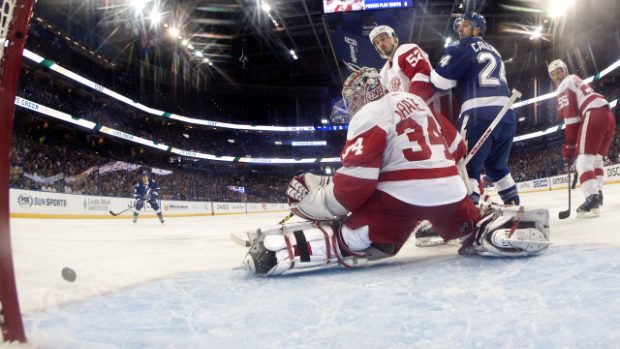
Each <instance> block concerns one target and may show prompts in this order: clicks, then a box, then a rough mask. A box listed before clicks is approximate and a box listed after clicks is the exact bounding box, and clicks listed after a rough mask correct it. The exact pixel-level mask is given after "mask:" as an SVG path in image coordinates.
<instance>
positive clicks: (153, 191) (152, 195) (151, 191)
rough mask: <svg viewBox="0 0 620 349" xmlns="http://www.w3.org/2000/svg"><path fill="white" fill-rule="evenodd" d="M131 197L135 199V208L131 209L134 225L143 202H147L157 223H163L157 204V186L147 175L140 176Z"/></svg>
mask: <svg viewBox="0 0 620 349" xmlns="http://www.w3.org/2000/svg"><path fill="white" fill-rule="evenodd" d="M133 197H134V199H136V206H135V207H134V209H133V222H134V223H136V222H137V221H138V215H139V214H140V210H141V209H142V208H143V207H144V202H148V203H149V204H150V205H151V207H152V208H153V210H154V211H155V213H156V214H157V218H159V221H160V222H162V223H163V222H164V216H163V215H162V213H161V208H160V207H159V202H158V199H159V185H158V184H157V182H155V180H154V179H152V178H149V175H148V174H147V173H143V174H142V175H140V180H139V181H138V184H136V186H135V187H134V189H133Z"/></svg>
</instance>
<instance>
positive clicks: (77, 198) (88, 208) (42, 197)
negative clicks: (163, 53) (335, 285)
mask: <svg viewBox="0 0 620 349" xmlns="http://www.w3.org/2000/svg"><path fill="white" fill-rule="evenodd" d="M605 183H606V184H613V183H620V164H616V165H612V166H606V167H605ZM567 184H568V177H567V176H566V175H561V176H553V177H548V178H539V179H535V180H531V181H526V182H520V183H518V184H517V186H518V188H519V192H520V193H533V192H541V191H549V190H556V189H565V188H566V186H567ZM485 190H486V192H487V193H494V189H493V188H487V189H485ZM134 203H135V201H134V200H133V199H130V198H116V197H106V196H91V195H77V194H64V193H52V192H42V191H34V190H22V189H11V190H10V207H11V217H12V218H127V217H129V216H131V214H132V211H131V210H128V211H127V212H125V213H123V214H121V215H119V216H117V217H114V216H112V215H110V214H109V212H108V211H109V210H112V211H113V212H120V211H123V210H124V209H126V208H129V207H133V205H134ZM160 205H161V208H162V210H163V213H164V216H165V217H192V216H213V215H226V214H247V213H265V212H278V211H288V205H287V204H285V203H250V202H216V201H180V200H162V201H161V204H160ZM146 206H147V207H146V208H145V209H143V210H142V213H141V216H142V217H154V216H155V215H154V212H153V210H152V209H151V208H150V206H149V205H148V203H147V204H146Z"/></svg>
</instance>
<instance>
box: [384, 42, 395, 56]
mask: <svg viewBox="0 0 620 349" xmlns="http://www.w3.org/2000/svg"><path fill="white" fill-rule="evenodd" d="M395 51H396V44H393V45H391V46H390V48H389V49H388V50H386V51H382V52H383V55H384V56H385V57H388V59H392V57H393V56H394V52H395Z"/></svg>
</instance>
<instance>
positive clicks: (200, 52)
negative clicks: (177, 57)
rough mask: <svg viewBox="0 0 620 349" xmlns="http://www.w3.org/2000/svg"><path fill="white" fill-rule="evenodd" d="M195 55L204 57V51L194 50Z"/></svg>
mask: <svg viewBox="0 0 620 349" xmlns="http://www.w3.org/2000/svg"><path fill="white" fill-rule="evenodd" d="M194 55H196V57H202V56H203V55H202V51H194Z"/></svg>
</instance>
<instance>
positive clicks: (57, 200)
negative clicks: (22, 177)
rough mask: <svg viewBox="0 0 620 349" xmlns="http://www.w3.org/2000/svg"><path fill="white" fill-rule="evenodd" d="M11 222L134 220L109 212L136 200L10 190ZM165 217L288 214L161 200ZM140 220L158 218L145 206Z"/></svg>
mask: <svg viewBox="0 0 620 349" xmlns="http://www.w3.org/2000/svg"><path fill="white" fill-rule="evenodd" d="M9 197H10V208H11V218H84V219H89V218H123V219H126V218H127V217H129V216H131V215H132V214H133V213H132V210H128V211H127V212H124V213H122V214H121V215H119V216H116V217H115V216H112V215H111V214H110V213H109V212H108V211H110V210H112V211H113V212H115V213H117V212H121V211H123V210H125V209H127V208H130V207H133V206H134V204H135V200H133V199H130V198H116V197H107V196H92V195H77V194H64V193H53V192H44V191H34V190H22V189H11V190H10V194H9ZM160 206H161V209H162V211H163V214H164V216H165V217H190V216H212V215H225V214H246V213H265V212H277V211H287V210H288V205H287V204H282V203H253V202H252V203H250V202H213V201H180V200H162V201H161V202H160ZM140 216H141V217H155V214H154V211H153V210H152V209H151V207H150V205H149V204H148V203H146V207H145V208H144V209H143V210H142V212H141V214H140Z"/></svg>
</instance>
